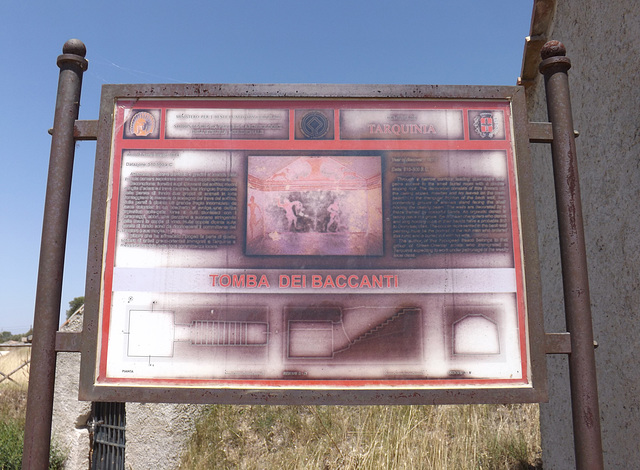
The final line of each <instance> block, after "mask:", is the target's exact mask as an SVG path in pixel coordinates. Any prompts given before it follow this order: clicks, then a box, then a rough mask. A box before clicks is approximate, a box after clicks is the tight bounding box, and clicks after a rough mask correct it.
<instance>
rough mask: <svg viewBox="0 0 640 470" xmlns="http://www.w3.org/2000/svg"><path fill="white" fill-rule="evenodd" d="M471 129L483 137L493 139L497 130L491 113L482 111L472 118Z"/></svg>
mask: <svg viewBox="0 0 640 470" xmlns="http://www.w3.org/2000/svg"><path fill="white" fill-rule="evenodd" d="M473 129H474V130H475V131H476V133H477V134H478V135H479V136H480V137H482V138H483V139H493V137H494V136H495V135H496V133H497V132H498V123H497V122H496V120H495V119H494V118H493V113H491V112H489V111H483V112H481V113H480V114H478V115H477V116H476V117H475V118H474V119H473Z"/></svg>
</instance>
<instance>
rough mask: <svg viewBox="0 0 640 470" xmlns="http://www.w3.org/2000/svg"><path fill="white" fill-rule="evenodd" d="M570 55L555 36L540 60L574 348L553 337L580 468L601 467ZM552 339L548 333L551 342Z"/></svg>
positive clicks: (569, 321) (566, 306)
mask: <svg viewBox="0 0 640 470" xmlns="http://www.w3.org/2000/svg"><path fill="white" fill-rule="evenodd" d="M565 54H566V49H565V47H564V45H563V44H562V43H560V42H558V41H549V42H547V43H546V44H545V45H544V46H543V47H542V50H541V56H542V59H543V60H542V62H541V64H540V72H541V73H542V74H543V75H544V80H545V89H546V95H547V110H548V114H549V121H550V122H551V125H552V128H553V132H552V142H551V152H552V158H553V172H554V180H555V193H556V205H557V212H558V230H559V236H560V237H559V238H560V256H561V261H562V280H563V289H564V305H565V316H566V323H567V331H568V332H569V339H570V343H569V346H570V347H569V348H568V350H566V349H567V348H566V345H567V344H566V343H567V342H566V339H565V337H564V335H561V336H559V337H557V336H551V338H555V339H560V338H562V340H561V341H558V342H556V345H558V344H559V343H560V344H561V345H564V347H563V348H560V349H565V351H562V352H565V353H566V354H568V357H569V379H570V387H571V407H572V414H573V434H574V445H575V456H576V468H580V469H589V470H592V469H593V470H596V469H602V468H604V463H603V453H602V441H601V435H600V411H599V405H598V388H597V380H596V363H595V354H594V341H593V327H592V316H591V305H590V297H589V279H588V272H587V260H586V247H585V241H584V227H583V221H582V205H581V202H580V182H579V177H578V169H577V168H578V167H577V158H576V145H575V131H574V130H573V117H572V112H571V102H570V98H569V79H568V75H567V71H568V70H569V68H570V67H571V61H570V60H569V58H567V57H565ZM549 338H550V336H547V345H548V346H549V343H550V342H549V341H548V340H549ZM548 349H549V348H548Z"/></svg>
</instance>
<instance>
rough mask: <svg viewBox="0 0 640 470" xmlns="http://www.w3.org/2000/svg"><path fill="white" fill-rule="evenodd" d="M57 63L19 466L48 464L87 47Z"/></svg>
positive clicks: (72, 44)
mask: <svg viewBox="0 0 640 470" xmlns="http://www.w3.org/2000/svg"><path fill="white" fill-rule="evenodd" d="M62 52H63V53H62V55H60V56H58V60H57V64H58V67H60V75H59V80H58V92H57V98H56V111H55V116H54V125H53V133H52V140H51V154H50V158H49V176H48V180H47V190H46V199H45V209H44V220H43V230H42V241H41V245H40V264H39V268H38V284H37V290H36V305H35V315H34V324H33V345H32V350H31V351H32V356H31V368H30V374H29V376H30V377H29V392H28V395H27V416H26V422H25V435H24V450H23V457H22V468H23V469H30V468H47V467H48V466H49V450H50V441H51V422H52V412H53V394H54V386H55V375H56V374H55V370H56V332H57V331H58V324H59V321H60V302H61V298H62V278H63V271H64V255H65V245H66V240H67V226H68V220H69V200H70V196H71V176H72V173H73V160H74V154H75V141H76V138H75V132H74V124H75V122H76V119H77V118H78V111H79V108H80V91H81V88H82V75H83V73H84V71H85V70H86V69H87V66H88V62H87V60H86V59H85V55H86V47H85V45H84V44H83V43H82V42H81V41H79V40H77V39H71V40H69V41H67V42H66V43H65V44H64V46H63V48H62Z"/></svg>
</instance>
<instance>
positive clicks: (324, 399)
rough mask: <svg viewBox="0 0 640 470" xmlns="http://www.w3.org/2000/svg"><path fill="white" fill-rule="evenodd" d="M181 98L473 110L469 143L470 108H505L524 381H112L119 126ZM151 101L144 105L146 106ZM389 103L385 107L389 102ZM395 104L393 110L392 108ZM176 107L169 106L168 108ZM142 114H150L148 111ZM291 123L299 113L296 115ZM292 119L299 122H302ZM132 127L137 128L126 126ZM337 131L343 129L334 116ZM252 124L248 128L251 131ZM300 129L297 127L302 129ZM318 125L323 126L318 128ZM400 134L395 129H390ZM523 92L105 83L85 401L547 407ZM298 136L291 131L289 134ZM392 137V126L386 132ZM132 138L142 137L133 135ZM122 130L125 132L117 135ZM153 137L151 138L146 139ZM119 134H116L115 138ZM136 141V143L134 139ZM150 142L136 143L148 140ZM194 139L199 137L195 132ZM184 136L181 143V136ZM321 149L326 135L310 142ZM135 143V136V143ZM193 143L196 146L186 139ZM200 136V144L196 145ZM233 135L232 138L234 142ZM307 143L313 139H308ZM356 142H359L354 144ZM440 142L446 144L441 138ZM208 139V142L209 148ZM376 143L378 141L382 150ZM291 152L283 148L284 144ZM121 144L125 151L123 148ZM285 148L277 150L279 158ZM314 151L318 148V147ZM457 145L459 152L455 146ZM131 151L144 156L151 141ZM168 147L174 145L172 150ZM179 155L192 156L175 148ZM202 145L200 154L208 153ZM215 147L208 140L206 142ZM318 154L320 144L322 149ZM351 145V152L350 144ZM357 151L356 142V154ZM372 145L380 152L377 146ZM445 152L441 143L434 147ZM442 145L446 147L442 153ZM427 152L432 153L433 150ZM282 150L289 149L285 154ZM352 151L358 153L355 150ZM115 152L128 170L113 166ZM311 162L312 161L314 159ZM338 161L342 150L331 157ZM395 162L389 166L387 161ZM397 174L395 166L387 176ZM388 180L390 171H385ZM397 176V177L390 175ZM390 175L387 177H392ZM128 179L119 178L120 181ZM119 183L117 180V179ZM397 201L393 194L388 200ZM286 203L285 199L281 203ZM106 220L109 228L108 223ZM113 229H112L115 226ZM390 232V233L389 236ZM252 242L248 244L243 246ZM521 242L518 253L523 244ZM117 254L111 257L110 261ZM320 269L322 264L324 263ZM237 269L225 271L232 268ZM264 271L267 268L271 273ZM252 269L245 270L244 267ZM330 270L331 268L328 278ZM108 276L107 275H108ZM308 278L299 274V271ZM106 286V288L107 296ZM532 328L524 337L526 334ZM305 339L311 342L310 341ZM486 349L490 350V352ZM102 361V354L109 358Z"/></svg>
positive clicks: (144, 121)
mask: <svg viewBox="0 0 640 470" xmlns="http://www.w3.org/2000/svg"><path fill="white" fill-rule="evenodd" d="M171 100H178V101H179V103H180V106H183V105H184V104H185V103H187V102H189V100H191V102H193V103H196V105H198V104H197V103H202V102H208V101H209V100H210V102H211V103H212V104H213V103H216V102H219V103H224V104H222V105H221V106H226V107H228V106H229V104H230V103H231V104H232V105H233V103H249V104H250V105H251V106H255V105H256V103H264V108H265V109H269V105H270V103H278V105H279V106H280V107H282V105H283V104H284V103H290V104H291V105H292V106H291V109H292V110H293V108H296V105H297V104H300V103H301V105H300V106H297V108H301V107H304V108H305V109H308V108H313V109H314V110H317V109H325V108H331V107H333V106H334V105H335V103H338V104H339V103H352V104H354V105H356V108H358V106H360V109H368V108H371V107H374V108H375V106H379V107H382V108H383V109H392V108H389V106H388V104H389V103H400V104H402V105H403V106H413V104H415V105H418V104H420V105H422V106H423V107H422V108H420V109H426V108H425V107H424V104H425V103H440V104H442V103H456V102H464V103H467V104H466V108H464V109H465V113H464V114H465V118H464V123H465V126H466V129H467V130H466V131H464V132H467V134H466V137H465V138H463V139H462V140H465V141H466V142H468V141H469V131H468V129H470V126H472V125H473V124H472V123H471V120H472V118H470V115H469V114H468V113H466V111H467V110H469V109H474V110H481V109H483V108H484V107H486V106H487V104H490V103H492V102H493V103H501V106H504V107H505V109H508V112H506V113H505V115H508V118H505V119H504V121H505V122H504V125H505V126H506V127H507V128H509V129H510V131H509V132H510V135H509V136H508V137H507V138H506V142H508V143H509V144H510V146H511V149H510V150H505V152H507V153H509V155H510V157H513V158H510V161H511V162H513V163H514V166H513V168H512V169H511V175H512V177H513V180H512V181H511V189H512V192H513V196H514V199H513V200H511V203H512V204H513V206H512V214H513V217H514V218H512V219H511V221H512V227H511V229H512V233H513V232H517V234H518V237H517V239H516V241H514V242H513V245H512V250H513V251H514V252H515V254H514V257H516V258H518V259H520V260H521V263H517V264H516V267H515V271H517V278H518V279H519V281H518V282H519V283H520V290H519V298H518V305H519V307H518V308H519V310H518V312H519V315H520V317H519V318H520V319H521V322H520V324H519V325H518V327H517V329H518V333H517V334H518V335H519V338H520V343H519V345H520V346H519V347H520V351H521V354H522V356H521V358H520V360H521V363H522V364H523V369H524V370H523V372H522V377H520V378H519V379H518V380H504V379H501V380H484V379H475V380H466V381H465V380H457V379H456V378H455V377H453V378H451V377H447V378H445V379H442V378H439V379H438V380H432V381H429V380H423V381H421V382H420V383H418V385H414V384H413V383H412V382H411V381H409V380H375V381H373V382H374V383H372V381H369V382H366V381H365V382H357V381H353V380H333V379H327V380H316V381H304V380H299V381H297V382H295V384H294V383H292V382H291V381H290V380H281V381H280V380H275V381H274V380H271V381H263V380H246V378H245V380H240V381H233V380H225V381H219V382H218V383H216V382H215V381H203V380H193V378H191V380H182V381H180V380H167V379H166V378H164V379H160V380H153V379H152V380H148V379H143V380H137V379H132V380H128V379H123V378H119V379H118V380H110V378H109V377H106V376H105V370H106V369H105V362H104V361H105V360H106V359H105V356H104V351H105V344H106V341H107V340H105V336H104V335H105V333H106V331H104V329H105V328H104V327H105V325H106V323H105V322H104V316H103V314H104V313H105V309H106V310H107V314H109V312H108V309H109V305H110V304H109V302H105V295H106V296H107V298H108V297H109V296H110V295H111V292H112V285H111V284H109V283H110V282H111V281H112V275H113V269H112V268H113V258H109V256H110V254H109V253H110V252H109V250H110V249H113V247H114V246H115V245H114V243H115V242H114V240H115V238H114V237H115V235H114V232H111V233H108V232H107V230H112V231H113V230H116V227H117V226H118V223H119V222H118V219H117V216H115V218H114V214H116V212H117V211H116V210H115V209H114V208H113V207H110V206H109V203H110V201H113V198H114V196H119V194H114V188H116V189H117V188H118V186H117V184H116V185H115V186H114V181H115V180H116V179H117V178H113V174H114V168H116V167H117V166H118V165H121V163H122V160H121V159H122V158H123V149H122V148H118V149H114V148H113V143H114V142H122V141H123V139H125V138H126V136H125V134H126V132H128V131H127V130H126V129H123V128H121V127H117V126H120V125H122V124H123V121H122V116H120V117H119V116H118V113H119V111H118V106H119V105H118V103H132V104H131V109H134V110H137V111H139V117H140V125H141V126H142V127H145V126H148V124H149V119H155V118H156V117H158V116H159V115H154V114H153V113H148V114H149V115H150V116H151V117H150V118H149V117H148V116H147V115H146V114H144V113H147V112H148V110H149V108H153V109H161V112H162V113H164V112H165V111H166V107H165V108H163V107H162V106H164V105H158V106H156V105H157V103H163V102H164V103H168V102H171ZM141 103H142V104H141ZM153 103H155V104H154V105H153V106H148V105H149V104H153ZM385 103H386V104H385ZM385 106H386V108H385ZM168 107H170V106H168ZM140 113H141V114H140ZM290 115H291V116H295V114H294V113H293V111H291V114H290ZM316 117H317V118H318V119H319V121H316V122H315V123H314V122H313V121H311V122H310V127H309V133H310V134H314V132H318V129H319V128H318V127H317V126H318V125H320V128H323V126H324V125H325V124H326V122H325V121H323V120H322V117H321V116H316ZM295 119H296V118H295V117H293V118H292V119H291V120H295ZM127 122H130V121H127ZM328 122H329V124H333V122H336V123H338V124H337V125H339V122H338V120H337V118H336V120H335V121H331V119H329V121H328ZM250 124H251V123H248V124H247V126H248V127H250ZM297 125H299V122H297V123H294V122H292V123H291V126H290V128H291V129H294V128H295V126H297ZM314 126H315V127H314ZM391 129H392V128H391ZM527 129H528V120H527V117H526V109H525V98H524V89H523V88H522V87H472V86H453V87H441V86H392V85H389V86H371V85H349V86H347V85H105V86H104V87H103V94H102V100H101V107H100V118H99V123H98V142H97V153H96V169H95V177H94V194H93V207H92V215H91V230H90V248H89V259H88V267H87V289H86V296H85V298H86V304H85V319H84V330H83V333H82V361H81V377H80V399H82V400H92V401H139V402H150V401H151V402H186V403H240V404H241V403H266V404H294V403H295V404H300V403H313V404H436V403H523V402H540V401H545V400H546V399H547V384H546V363H545V348H544V345H545V335H544V330H543V317H542V307H541V306H542V302H541V294H540V279H539V266H538V254H537V230H536V226H535V212H534V205H533V197H532V177H531V174H532V171H531V166H530V162H529V151H528V144H529V135H528V132H527ZM287 130H289V129H287ZM382 131H383V132H384V129H382ZM131 132H133V131H131ZM115 133H117V135H116V134H115ZM143 134H144V132H143ZM114 135H116V137H114ZM129 137H131V136H129ZM144 137H145V136H143V138H142V139H138V140H137V141H136V142H138V143H140V142H144ZM192 137H193V135H192ZM178 138H182V137H180V136H178ZM310 138H311V139H312V140H313V142H314V145H315V144H317V142H318V140H315V139H318V138H320V139H321V138H322V136H320V137H318V135H312V137H310ZM135 139H136V138H135V137H134V138H133V140H135ZM187 140H189V139H187ZM193 140H194V139H193V138H191V141H193ZM231 140H232V139H231V137H229V138H228V139H227V141H231ZM303 140H304V138H303ZM355 140H357V139H355ZM434 140H435V141H437V140H438V139H434ZM200 142H202V141H200ZM375 143H376V141H374V144H375ZM281 145H283V144H281ZM121 147H122V146H121ZM277 147H278V146H277V145H276V146H275V147H274V146H270V147H268V148H270V149H274V152H275V153H273V155H277V154H278V152H277V151H276V150H277ZM311 147H313V146H311ZM455 147H456V144H453V145H452V146H450V147H447V148H450V149H455ZM131 148H135V149H144V143H140V145H137V146H136V145H134V146H133V147H131ZM166 148H171V147H170V146H168V147H166ZM175 148H180V149H184V148H185V147H180V145H179V144H178V145H176V147H175ZM202 148H203V146H202V145H200V146H199V149H200V150H202ZM204 148H205V150H206V143H205V144H204ZM313 148H315V147H313ZM345 148H346V147H345ZM355 148H357V145H356V147H355ZM367 148H370V149H371V148H375V145H373V146H369V147H367ZM433 148H436V149H437V148H438V146H436V147H433ZM440 148H442V146H441V147H440ZM428 149H429V147H428V146H425V148H424V149H423V150H424V151H427V150H428ZM477 149H478V150H479V151H482V150H483V149H491V145H490V144H488V143H487V140H483V139H479V140H477ZM280 150H282V151H283V150H286V149H284V148H282V147H281V148H280ZM345 152H346V153H347V154H348V155H347V157H348V156H349V155H352V154H351V153H349V152H347V151H346V150H345ZM114 155H115V156H116V157H117V159H119V161H120V163H119V164H118V165H114ZM307 155H308V154H307ZM332 155H335V152H334V153H333V154H332ZM384 165H386V163H384ZM387 170H389V171H390V169H387ZM383 173H384V172H383ZM384 174H387V175H388V174H389V172H387V173H384ZM384 177H385V176H383V178H384ZM118 181H119V180H118ZM116 183H117V181H116ZM244 197H245V198H246V199H244V200H241V204H239V205H240V206H243V207H244V209H241V211H240V214H241V215H239V216H238V220H240V221H242V223H248V222H246V221H247V215H246V214H244V213H243V212H242V211H243V210H244V211H247V210H248V209H247V208H246V206H247V200H248V196H247V195H246V193H245V196H244ZM385 197H389V196H388V193H387V194H385V195H384V196H383V199H384V198H385ZM278 202H280V199H278ZM105 221H106V222H107V223H105ZM109 224H111V225H109ZM385 230H388V229H385ZM243 245H246V243H243ZM518 245H519V246H518ZM111 255H112V254H111ZM318 266H320V264H319V265H318ZM228 267H229V266H223V268H228ZM262 267H263V266H262ZM245 271H246V267H245ZM323 272H324V271H323ZM105 273H106V275H105ZM298 275H299V274H298ZM105 287H106V289H105ZM523 330H524V331H523ZM301 337H302V338H304V336H301ZM484 352H486V351H484ZM100 354H103V355H102V356H100Z"/></svg>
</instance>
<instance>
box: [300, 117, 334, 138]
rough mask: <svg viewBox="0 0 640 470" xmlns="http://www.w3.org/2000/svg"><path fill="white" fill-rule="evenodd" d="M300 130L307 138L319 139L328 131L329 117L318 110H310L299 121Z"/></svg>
mask: <svg viewBox="0 0 640 470" xmlns="http://www.w3.org/2000/svg"><path fill="white" fill-rule="evenodd" d="M300 130H301V131H302V133H303V134H304V136H305V137H306V138H307V139H321V138H323V137H324V136H325V135H327V132H328V131H329V119H327V117H326V116H325V115H324V114H322V113H321V112H319V111H311V112H309V113H307V114H305V115H304V117H303V118H302V120H301V121H300Z"/></svg>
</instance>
